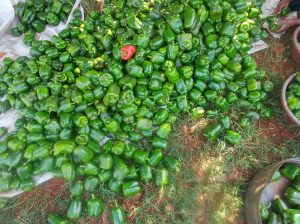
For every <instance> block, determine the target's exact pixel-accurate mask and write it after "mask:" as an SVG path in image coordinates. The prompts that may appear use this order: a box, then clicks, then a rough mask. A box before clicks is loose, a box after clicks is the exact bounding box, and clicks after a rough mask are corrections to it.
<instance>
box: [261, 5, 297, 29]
mask: <svg viewBox="0 0 300 224" xmlns="http://www.w3.org/2000/svg"><path fill="white" fill-rule="evenodd" d="M290 12H291V9H290V8H288V7H284V8H282V9H281V11H280V13H279V14H278V15H271V16H268V17H267V18H266V20H267V22H268V23H269V29H270V30H271V31H277V30H279V29H280V28H281V24H280V22H279V20H280V19H281V18H283V17H286V16H287V14H289V13H290Z"/></svg>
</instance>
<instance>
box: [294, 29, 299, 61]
mask: <svg viewBox="0 0 300 224" xmlns="http://www.w3.org/2000/svg"><path fill="white" fill-rule="evenodd" d="M299 39H300V26H299V27H298V28H297V29H296V30H295V31H294V34H293V46H292V58H293V60H294V61H295V62H296V63H297V64H299V65H300V46H299V43H298V40H299Z"/></svg>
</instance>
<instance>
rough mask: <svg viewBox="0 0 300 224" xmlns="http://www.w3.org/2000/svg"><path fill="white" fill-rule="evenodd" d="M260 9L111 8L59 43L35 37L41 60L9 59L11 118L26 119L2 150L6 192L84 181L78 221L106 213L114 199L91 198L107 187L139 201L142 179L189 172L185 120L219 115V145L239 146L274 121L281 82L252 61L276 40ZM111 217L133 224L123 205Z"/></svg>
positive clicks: (76, 189) (211, 133)
mask: <svg viewBox="0 0 300 224" xmlns="http://www.w3.org/2000/svg"><path fill="white" fill-rule="evenodd" d="M260 4H261V2H258V1H248V0H247V1H245V0H239V1H232V0H227V1H220V0H214V1H202V0H180V1H171V0H169V1H168V0H166V1H155V2H153V1H142V0H128V1H123V0H113V1H111V2H110V1H107V3H106V6H105V8H104V9H103V12H102V13H101V14H99V13H96V12H91V13H90V14H89V15H88V16H87V17H86V20H85V21H83V22H82V21H81V20H80V19H79V18H75V19H74V20H72V21H71V23H70V25H69V27H68V28H67V29H65V30H63V31H62V32H61V33H59V35H57V36H52V39H51V40H50V41H47V40H43V41H37V40H33V41H32V42H31V49H30V57H24V56H23V57H19V58H17V59H16V60H13V59H11V58H8V57H7V58H5V59H4V60H3V66H2V67H1V68H0V93H1V94H2V95H4V94H7V98H6V100H4V101H3V102H1V103H0V111H1V112H5V111H7V110H9V109H10V108H14V109H16V110H18V112H19V115H20V118H19V119H18V120H17V121H16V123H15V127H16V131H14V132H11V133H8V134H5V136H4V138H3V141H2V142H0V169H1V177H0V191H8V190H11V189H22V190H24V191H30V190H32V189H33V187H34V182H33V179H32V177H33V176H34V175H38V174H42V173H45V172H53V173H54V174H55V175H56V176H58V177H63V178H64V179H66V180H67V181H70V182H72V186H71V189H70V192H71V195H72V202H71V204H70V208H69V211H68V214H67V215H66V216H67V217H68V219H70V220H73V219H74V220H75V219H79V218H81V217H82V216H83V214H87V215H89V216H92V217H94V216H98V215H101V213H102V211H103V206H104V205H103V202H102V201H101V199H99V198H97V197H93V196H91V197H89V198H88V199H87V202H86V203H83V202H82V198H83V197H82V191H83V190H84V191H85V192H89V193H90V194H91V195H92V194H93V193H95V191H96V190H97V189H99V186H100V185H101V187H104V188H106V189H108V190H110V191H112V192H114V193H117V194H121V195H123V196H125V197H131V196H134V195H136V194H139V193H140V192H141V190H142V189H141V186H142V185H141V183H142V182H144V183H148V182H151V181H154V182H155V184H156V185H157V186H158V187H163V186H165V185H166V184H167V183H168V171H170V170H171V171H173V170H176V169H177V167H178V162H177V160H176V159H174V158H173V157H171V156H169V155H168V152H169V150H168V138H169V136H170V134H171V132H172V124H173V123H174V122H175V121H176V118H177V116H178V115H179V114H180V113H187V114H190V115H191V116H192V117H193V118H194V119H201V118H206V119H208V120H209V121H210V122H211V123H212V124H211V125H209V126H208V127H207V128H206V129H205V131H204V135H205V136H206V137H207V138H208V139H209V140H212V141H215V140H217V139H220V140H225V141H226V142H227V143H228V144H232V145H234V144H238V143H239V142H240V141H241V135H240V134H239V133H238V132H237V128H238V127H242V128H247V127H249V125H250V122H251V121H252V120H256V119H259V118H261V117H262V118H270V117H271V116H272V110H271V109H270V108H268V106H267V104H266V101H267V98H268V97H267V93H268V92H270V91H272V83H271V82H269V81H264V79H265V75H266V74H265V71H263V70H260V69H257V66H256V63H255V61H254V59H253V58H252V57H251V56H249V55H248V54H247V51H248V50H249V49H250V48H251V46H252V43H253V42H254V41H257V40H259V39H261V38H263V37H265V35H266V33H265V32H263V31H262V30H261V27H260V26H261V23H262V22H263V21H261V20H260V18H259V14H260V10H259V7H260ZM234 107H239V108H240V110H239V111H240V113H238V114H235V115H234V116H232V117H235V118H236V117H237V116H238V117H239V121H235V120H232V118H231V108H234ZM143 141H148V143H149V144H148V145H149V147H148V148H146V147H145V146H144V145H145V144H140V143H141V142H143ZM146 145H147V144H146ZM83 205H86V207H87V208H86V210H87V213H84V212H83V211H84V210H85V208H84V206H83ZM111 217H112V221H113V223H124V222H125V221H124V220H125V215H124V211H123V210H122V208H121V207H117V208H114V209H112V210H111ZM49 220H50V221H49V223H63V222H64V221H61V222H60V221H59V220H64V219H63V218H61V217H58V216H57V215H54V214H52V215H51V216H49ZM51 220H54V221H51ZM55 220H58V221H57V222H55ZM66 223H67V221H66Z"/></svg>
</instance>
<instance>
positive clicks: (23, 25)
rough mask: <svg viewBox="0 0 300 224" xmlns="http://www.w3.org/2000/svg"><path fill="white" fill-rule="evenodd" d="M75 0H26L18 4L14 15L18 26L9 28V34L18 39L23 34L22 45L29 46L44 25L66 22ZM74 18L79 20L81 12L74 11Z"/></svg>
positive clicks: (42, 29)
mask: <svg viewBox="0 0 300 224" xmlns="http://www.w3.org/2000/svg"><path fill="white" fill-rule="evenodd" d="M74 3H75V0H64V1H60V0H27V1H26V2H18V3H17V4H16V7H15V14H16V16H17V17H18V19H19V21H18V24H17V25H16V26H15V27H13V28H11V30H10V33H11V34H12V35H13V36H15V37H19V36H21V35H22V34H23V33H24V43H25V44H26V45H28V46H31V42H32V41H33V40H34V39H35V35H36V33H41V32H43V31H44V30H45V28H46V25H47V24H49V25H51V26H57V25H58V24H59V23H60V22H61V21H62V22H66V21H67V19H68V16H69V14H70V12H71V10H72V7H73V5H74ZM74 16H76V17H77V16H78V17H79V18H81V12H80V11H76V12H75V14H74Z"/></svg>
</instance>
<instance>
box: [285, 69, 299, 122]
mask: <svg viewBox="0 0 300 224" xmlns="http://www.w3.org/2000/svg"><path fill="white" fill-rule="evenodd" d="M286 99H287V104H288V107H289V109H290V110H291V111H292V112H293V114H294V115H295V117H296V118H297V119H299V120H300V73H298V74H297V75H296V76H295V79H294V81H293V82H292V83H291V84H290V85H289V86H288V89H287V92H286Z"/></svg>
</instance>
